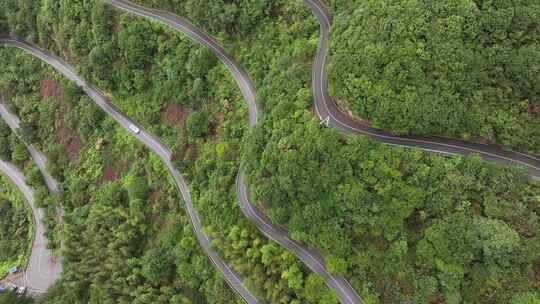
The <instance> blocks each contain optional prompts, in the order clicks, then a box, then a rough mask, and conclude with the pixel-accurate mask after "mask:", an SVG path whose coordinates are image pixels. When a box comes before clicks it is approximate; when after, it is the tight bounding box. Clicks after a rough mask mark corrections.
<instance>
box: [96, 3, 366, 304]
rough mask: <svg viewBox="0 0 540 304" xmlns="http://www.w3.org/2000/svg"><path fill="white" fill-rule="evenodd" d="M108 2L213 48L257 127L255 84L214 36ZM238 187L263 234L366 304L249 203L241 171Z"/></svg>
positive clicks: (160, 14)
mask: <svg viewBox="0 0 540 304" xmlns="http://www.w3.org/2000/svg"><path fill="white" fill-rule="evenodd" d="M106 2H107V3H110V4H111V5H113V6H115V7H117V8H119V9H122V10H125V11H127V12H130V13H133V14H136V15H138V16H142V17H145V18H149V19H152V20H154V21H158V22H161V23H163V24H166V25H168V26H170V27H172V28H174V29H176V30H178V31H180V32H182V33H184V34H186V35H187V36H188V37H190V38H191V39H193V40H195V41H196V42H198V43H200V44H202V45H204V46H206V47H208V48H210V49H211V50H212V51H213V52H214V53H215V55H216V56H217V57H218V58H219V59H220V60H221V61H222V62H223V63H224V64H225V65H226V66H227V68H228V69H229V71H230V72H231V74H232V76H233V77H234V79H235V81H236V83H237V84H238V86H239V87H240V91H241V92H242V95H243V97H244V99H245V101H246V103H247V106H248V109H249V111H248V113H249V117H248V118H249V121H248V122H249V123H248V125H249V127H250V128H252V127H254V126H255V124H256V123H257V114H258V111H257V102H256V96H257V94H256V91H255V87H254V86H253V82H252V81H251V79H250V78H249V76H248V74H247V73H246V71H245V69H244V68H243V67H242V66H241V65H240V64H239V63H238V62H237V61H235V60H234V59H233V57H232V56H231V55H229V54H228V53H227V52H226V51H225V49H224V48H223V47H222V46H221V45H220V44H219V43H218V42H217V41H216V40H215V39H214V38H213V37H211V36H210V35H208V34H207V33H205V32H204V31H202V30H200V29H198V28H197V27H195V26H194V25H193V24H191V23H190V22H189V21H187V20H186V19H184V18H182V17H180V16H177V15H174V14H171V13H169V12H165V11H161V10H156V9H151V8H147V7H144V6H141V5H138V4H135V3H132V2H130V1H126V0H106ZM236 187H237V195H238V203H239V205H240V208H241V209H242V212H243V213H244V215H245V216H246V217H247V218H248V219H250V220H251V221H252V222H253V223H254V224H255V225H256V226H257V227H258V229H259V230H260V231H261V232H262V233H263V234H264V235H266V236H267V237H269V238H270V239H272V240H274V241H275V242H277V243H278V244H280V245H281V246H283V247H285V248H287V249H288V250H290V251H291V252H293V253H294V254H295V255H296V256H297V257H298V258H299V259H300V260H301V261H302V262H303V263H304V264H305V265H306V266H308V267H309V268H310V269H311V270H312V271H313V272H315V273H318V274H320V275H321V276H322V277H323V278H324V279H325V282H326V284H327V285H328V287H330V288H332V289H333V290H334V291H335V292H336V294H337V296H338V298H339V299H340V301H341V303H344V304H358V303H363V302H362V300H361V298H360V296H359V295H358V293H357V292H356V291H355V290H354V289H353V288H352V286H351V285H350V284H349V282H347V280H345V279H344V278H343V277H341V276H336V275H333V274H331V273H330V272H329V271H328V270H327V269H326V266H325V262H324V259H323V257H322V256H321V255H320V254H319V253H318V252H316V251H315V250H313V249H310V248H307V247H306V246H305V245H303V244H301V243H299V242H297V241H295V240H293V239H292V238H290V236H289V233H288V231H287V230H286V229H284V228H282V227H277V226H275V225H273V224H272V222H271V220H270V219H269V218H268V217H267V216H266V215H265V213H264V211H263V210H261V209H260V208H258V207H256V206H255V205H254V204H252V203H251V202H250V198H249V195H248V193H249V190H248V186H247V184H246V181H245V176H244V173H243V171H242V170H240V172H239V175H238V178H237V185H236Z"/></svg>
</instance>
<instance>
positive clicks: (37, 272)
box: [0, 160, 62, 294]
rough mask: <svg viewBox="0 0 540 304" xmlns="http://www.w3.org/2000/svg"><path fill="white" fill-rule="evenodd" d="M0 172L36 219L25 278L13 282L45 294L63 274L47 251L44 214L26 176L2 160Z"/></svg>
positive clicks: (18, 278) (33, 292)
mask: <svg viewBox="0 0 540 304" xmlns="http://www.w3.org/2000/svg"><path fill="white" fill-rule="evenodd" d="M0 172H2V174H4V175H5V176H6V177H8V178H9V179H10V180H11V181H12V182H13V183H14V184H15V185H16V186H17V187H18V188H19V190H20V191H21V192H22V193H23V195H24V197H25V198H26V200H27V202H28V204H29V205H30V208H31V209H32V214H33V217H34V225H35V235H34V241H33V245H32V253H31V255H30V260H29V262H28V265H27V267H26V271H25V272H24V274H23V276H20V277H17V278H16V279H15V280H13V281H12V282H13V283H15V284H17V285H19V286H26V287H28V290H29V292H30V293H31V294H41V293H44V292H45V291H46V290H47V289H48V288H49V287H50V286H52V285H53V284H54V282H55V281H56V279H57V278H58V277H59V275H60V273H61V272H62V267H61V265H60V263H57V262H56V261H55V259H54V257H53V254H52V251H51V250H49V249H47V238H46V237H45V226H44V225H43V221H44V219H45V217H44V213H43V211H42V210H41V209H40V208H37V206H36V203H35V200H34V193H33V191H32V189H30V187H29V186H28V185H27V184H26V182H25V181H24V175H23V174H22V172H21V171H19V169H18V168H17V167H15V166H13V165H12V164H10V163H7V162H5V161H1V160H0Z"/></svg>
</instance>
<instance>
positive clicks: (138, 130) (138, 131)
mask: <svg viewBox="0 0 540 304" xmlns="http://www.w3.org/2000/svg"><path fill="white" fill-rule="evenodd" d="M129 129H130V130H131V132H133V133H135V134H139V133H141V129H139V128H138V127H137V126H136V125H129Z"/></svg>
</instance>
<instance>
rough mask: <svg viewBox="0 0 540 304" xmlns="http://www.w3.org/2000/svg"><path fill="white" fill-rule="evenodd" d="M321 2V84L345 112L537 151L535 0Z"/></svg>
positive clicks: (398, 129)
mask: <svg viewBox="0 0 540 304" xmlns="http://www.w3.org/2000/svg"><path fill="white" fill-rule="evenodd" d="M329 2H330V3H331V7H332V11H333V15H334V25H333V27H332V35H331V45H330V55H329V59H328V61H329V85H330V88H329V89H330V94H331V95H332V96H333V97H334V99H335V101H336V102H338V103H339V104H340V105H341V106H342V107H343V109H344V110H345V111H348V110H350V111H351V112H352V113H351V114H353V115H356V116H358V117H360V118H362V119H364V120H367V122H369V123H371V124H372V125H373V126H374V127H376V128H383V129H388V130H391V131H393V132H395V133H397V134H417V135H439V136H445V137H456V138H463V139H465V140H473V141H479V142H485V143H494V144H500V145H502V146H504V147H505V148H507V149H512V150H520V151H525V152H529V153H533V154H536V155H538V154H540V86H539V85H538V80H539V79H540V23H539V22H538V20H539V19H540V6H539V5H538V1H535V0H526V1H504V0H497V1H480V0H478V1H477V0H473V1H448V0H443V1H420V0H416V1H401V0H383V1H378V0H369V1H355V0H331V1H329Z"/></svg>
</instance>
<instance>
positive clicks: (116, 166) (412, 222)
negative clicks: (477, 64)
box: [0, 0, 540, 304]
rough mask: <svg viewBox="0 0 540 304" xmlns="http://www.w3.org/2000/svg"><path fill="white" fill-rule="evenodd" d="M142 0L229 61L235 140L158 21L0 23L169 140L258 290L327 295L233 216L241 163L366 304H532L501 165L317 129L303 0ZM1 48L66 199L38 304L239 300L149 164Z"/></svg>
mask: <svg viewBox="0 0 540 304" xmlns="http://www.w3.org/2000/svg"><path fill="white" fill-rule="evenodd" d="M141 3H143V4H145V5H147V6H152V7H158V8H162V9H166V10H170V11H172V12H175V13H178V14H179V15H182V16H185V17H187V18H189V19H190V20H192V21H193V22H194V23H195V24H196V25H198V26H200V27H201V28H203V29H205V30H206V31H208V32H209V33H210V34H212V35H215V36H217V37H218V38H219V40H220V41H222V42H223V43H224V45H225V47H226V48H227V49H229V50H231V52H232V54H233V55H234V57H235V58H237V59H238V60H239V61H240V62H241V63H242V64H243V65H244V66H245V67H246V68H247V70H248V72H249V74H250V76H251V77H252V78H253V80H254V82H255V85H256V87H257V90H258V99H259V102H260V104H261V106H262V111H261V112H262V119H261V122H260V123H259V125H258V126H257V127H256V128H255V130H253V131H249V132H247V133H248V134H247V135H248V136H245V135H246V130H247V113H246V111H245V106H244V105H243V102H242V100H241V98H240V95H239V91H238V88H237V87H236V84H235V83H234V82H233V81H232V78H231V77H230V75H229V74H228V72H227V71H226V70H225V68H224V66H223V65H221V64H219V63H218V62H217V60H216V58H215V57H214V56H213V55H212V54H211V52H210V51H209V50H206V49H205V48H203V47H200V46H198V45H196V44H194V43H193V42H191V41H190V40H187V39H186V38H184V37H183V36H182V35H179V34H177V33H174V32H172V31H171V30H169V29H167V28H165V27H163V26H161V25H157V24H154V23H150V22H148V21H145V20H143V19H141V18H138V17H132V16H129V15H127V14H121V13H119V12H117V11H115V10H113V9H112V8H111V7H109V6H106V5H103V4H101V3H100V2H98V1H88V2H80V1H63V2H55V1H43V2H42V3H36V2H33V1H11V0H9V1H8V0H6V1H5V2H4V5H5V6H6V7H5V8H6V9H5V10H4V9H3V10H2V11H4V12H8V11H9V12H13V13H11V14H8V15H7V21H2V22H0V26H4V25H7V24H8V25H9V29H10V32H14V33H17V34H18V35H19V36H20V37H23V38H25V39H26V40H29V41H34V42H37V43H39V44H40V45H41V46H42V47H44V48H47V49H49V50H51V51H53V52H55V53H57V54H58V55H60V56H61V57H63V58H65V59H67V60H69V61H70V62H72V63H75V64H77V68H78V69H79V70H80V71H81V72H82V74H83V75H84V76H85V78H87V79H88V80H90V81H91V82H92V83H95V84H96V85H97V86H99V87H100V88H102V89H103V90H105V91H107V92H110V93H111V98H112V101H113V103H115V104H116V105H117V106H118V107H119V108H121V110H122V111H123V112H124V113H126V114H127V115H128V116H130V117H132V118H133V119H134V120H135V121H137V122H139V123H141V124H142V125H143V126H144V127H145V128H147V129H148V130H150V131H151V132H152V133H153V134H156V135H158V136H159V137H160V138H161V139H163V140H164V141H165V142H166V143H167V144H168V145H169V146H171V147H173V148H174V150H175V161H176V163H177V166H178V167H179V169H180V170H181V172H182V173H183V174H184V175H185V177H186V180H187V182H188V184H189V185H190V192H191V195H192V197H193V200H194V202H195V204H196V206H197V208H198V210H199V212H200V213H201V216H202V219H203V223H204V224H205V226H206V227H207V231H208V233H209V234H210V235H211V237H212V238H213V239H215V242H214V243H215V246H216V247H217V248H218V249H219V250H220V251H221V253H222V255H223V256H224V257H225V259H226V260H227V261H228V262H230V263H231V264H232V265H233V266H234V268H235V269H237V270H239V271H240V272H241V273H242V274H243V275H244V276H246V277H247V278H248V282H249V286H250V287H252V288H253V289H254V290H256V291H257V292H258V293H260V294H262V295H263V297H264V298H266V299H269V300H270V302H272V303H336V298H335V295H334V294H333V293H332V292H331V291H330V290H329V289H328V288H327V287H326V286H324V283H323V281H322V279H321V278H319V277H318V276H315V275H313V274H311V273H310V272H309V271H307V269H306V268H305V266H304V265H303V264H302V263H300V262H299V261H298V260H297V259H296V258H294V256H293V255H292V254H291V253H289V252H287V251H285V250H284V249H283V248H281V247H280V246H278V245H276V244H274V243H272V242H271V241H269V240H268V239H267V238H266V237H264V236H262V235H261V234H260V233H259V232H258V231H257V230H256V228H255V227H254V226H253V225H252V224H250V223H249V222H248V221H247V220H246V219H245V218H244V217H243V215H242V214H241V212H240V210H239V208H238V206H237V202H236V193H235V186H234V182H235V178H236V174H237V172H238V168H239V165H240V163H241V160H242V161H243V163H244V164H245V167H246V170H247V173H248V175H249V181H250V185H251V186H252V189H251V190H252V192H253V195H254V198H255V199H256V200H255V201H256V202H257V203H260V204H261V205H264V206H265V207H266V209H267V211H268V212H269V214H270V215H271V216H272V219H273V220H274V221H275V222H276V223H279V224H283V225H286V226H288V227H289V228H290V230H291V232H292V234H293V237H295V238H296V239H299V240H302V241H304V242H306V243H307V244H309V245H311V246H313V247H315V248H318V249H321V250H322V252H323V254H324V256H325V258H326V261H327V264H328V265H329V267H330V270H331V271H333V272H335V273H340V274H344V275H345V277H346V278H347V279H349V281H351V283H352V284H353V286H354V287H355V289H356V290H357V291H358V292H359V293H360V294H361V295H362V297H363V298H364V300H365V302H366V303H396V302H400V301H417V302H419V303H421V302H425V303H430V302H431V303H460V302H465V303H515V304H517V303H536V302H535V301H537V299H538V291H537V287H535V286H537V285H535V284H538V282H537V281H535V280H536V279H535V275H538V273H539V271H540V270H539V269H538V268H539V266H538V265H539V264H540V260H539V255H538V252H540V250H539V248H540V246H539V244H540V242H539V236H538V231H539V227H538V206H539V205H540V201H539V196H540V190H539V188H538V185H537V184H533V183H529V182H528V181H527V179H526V175H525V173H524V172H523V171H521V170H519V169H515V168H511V169H508V168H507V169H501V168H498V167H496V166H493V165H487V164H485V163H483V162H482V161H480V160H479V159H477V158H470V159H464V160H462V159H446V158H442V157H439V156H433V155H429V154H426V153H422V152H419V151H416V150H406V149H395V148H391V147H386V146H381V145H379V144H375V143H373V142H371V141H370V140H368V139H366V138H364V137H358V136H354V137H351V138H344V137H342V136H341V135H339V134H338V133H337V132H336V131H333V130H329V129H326V128H324V127H322V126H321V125H320V124H319V122H318V121H317V119H316V118H315V116H314V115H313V113H312V111H311V105H312V102H313V97H312V95H311V65H312V61H313V56H314V53H315V48H316V44H317V38H318V24H317V23H316V20H315V18H313V17H312V16H311V14H310V12H309V10H308V9H307V8H306V7H304V5H303V3H301V2H300V1H233V2H226V1H212V2H206V1H205V2H201V3H199V2H198V1H185V2H182V3H176V2H175V1H141ZM353 4H354V3H353ZM351 5H352V4H351ZM0 14H2V13H1V12H0ZM0 20H2V19H0ZM1 24H4V25H1ZM334 31H335V30H334ZM0 50H1V51H2V52H3V53H2V54H1V55H2V58H11V59H13V61H12V62H10V63H8V64H5V65H0V73H1V75H0V79H1V80H0V85H1V86H2V87H1V89H3V90H5V91H6V92H7V94H8V96H9V104H10V105H11V107H12V109H13V110H14V111H15V112H17V113H18V114H19V115H20V116H21V117H22V118H23V121H25V122H26V123H27V124H29V127H28V129H30V130H33V131H30V132H28V133H29V135H30V136H32V134H34V136H35V141H36V142H37V143H38V144H40V145H41V146H43V148H44V150H45V151H46V152H47V153H48V154H49V155H50V156H51V157H50V159H51V160H52V165H51V169H52V171H53V172H56V175H57V176H58V177H59V179H60V180H61V181H62V184H63V190H64V192H65V197H66V204H67V216H66V231H67V232H66V236H65V237H66V242H67V245H66V249H65V255H66V265H67V267H65V273H64V277H63V278H62V280H61V281H60V283H59V284H58V286H57V288H56V289H54V290H52V291H51V294H50V295H49V298H48V300H47V302H48V303H71V302H73V301H75V302H82V303H86V302H95V301H97V302H100V301H101V302H103V303H117V302H118V303H148V302H152V303H184V302H185V303H190V301H191V302H193V303H231V302H233V301H238V299H237V298H234V297H233V296H232V294H231V292H230V291H229V290H228V288H227V287H226V286H225V285H224V281H223V280H222V279H219V276H217V275H216V272H215V270H214V269H213V267H212V265H211V264H210V262H209V261H208V259H207V258H206V257H204V256H203V255H202V253H201V251H200V250H199V249H198V245H197V243H196V239H195V238H194V237H193V235H192V232H191V227H190V225H189V220H188V219H187V217H186V216H185V214H184V212H183V210H182V209H181V204H180V200H179V197H178V195H177V193H176V191H175V190H174V189H173V187H172V184H171V183H170V181H167V180H166V179H165V176H167V175H166V174H165V173H164V172H165V171H164V168H162V167H161V165H160V163H159V161H158V160H157V158H155V157H154V156H151V155H147V152H146V150H145V149H142V147H140V146H139V145H138V144H136V143H135V142H134V141H133V140H131V139H129V137H128V135H127V133H125V132H124V131H121V130H119V129H118V128H117V127H116V126H115V125H113V123H112V121H111V120H110V119H109V118H105V117H104V115H103V113H101V112H100V111H99V109H98V108H97V107H95V106H94V105H93V104H92V103H91V102H90V101H89V100H88V99H87V97H85V96H83V95H81V92H80V91H79V90H78V89H76V88H75V87H74V85H73V84H71V83H69V82H67V81H66V80H64V79H63V78H61V77H58V76H56V74H54V73H51V72H50V70H49V69H48V68H45V69H43V68H41V67H40V65H39V64H37V63H36V61H35V60H32V59H30V57H29V56H28V55H24V54H23V53H21V52H19V51H15V50H12V49H10V48H2V49H0ZM38 70H40V71H43V73H36V71H38ZM51 80H53V81H51ZM55 84H58V86H59V88H60V89H59V91H57V89H55V86H56V85H55ZM51 87H52V89H51ZM47 88H48V89H47ZM49 95H53V96H49ZM44 96H45V97H44ZM47 96H49V97H47ZM50 97H54V98H52V99H53V100H56V101H53V102H51V98H50ZM62 99H63V101H62ZM36 113H40V114H36ZM47 113H49V114H47ZM59 132H63V133H62V134H63V135H62V136H57V135H56V134H58V133H59ZM64 137H65V140H63V139H62V138H64ZM79 141H80V143H78V142H79ZM59 142H60V143H59ZM111 167H113V168H112V169H111ZM105 176H108V178H107V180H103V178H104V177H105ZM111 176H112V180H109V179H111ZM145 185H146V186H145ZM145 188H146V189H148V190H147V191H142V193H141V191H137V190H138V189H145ZM145 192H146V193H145ZM164 227H165V228H164ZM81 235H82V236H84V237H82V238H81ZM171 269H172V270H171ZM118 282H122V283H121V284H119V283H118ZM182 301H183V302H182Z"/></svg>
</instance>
